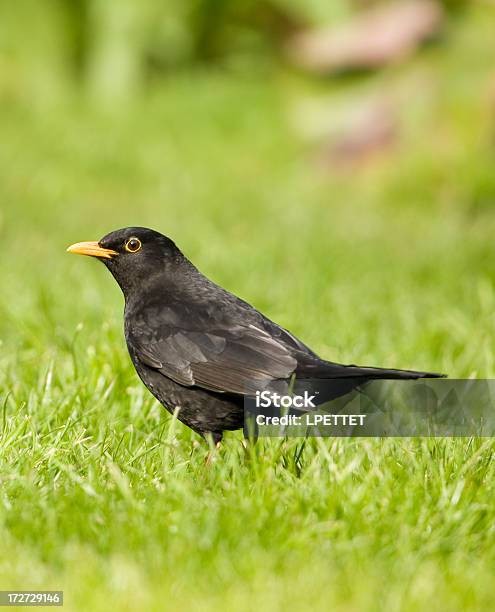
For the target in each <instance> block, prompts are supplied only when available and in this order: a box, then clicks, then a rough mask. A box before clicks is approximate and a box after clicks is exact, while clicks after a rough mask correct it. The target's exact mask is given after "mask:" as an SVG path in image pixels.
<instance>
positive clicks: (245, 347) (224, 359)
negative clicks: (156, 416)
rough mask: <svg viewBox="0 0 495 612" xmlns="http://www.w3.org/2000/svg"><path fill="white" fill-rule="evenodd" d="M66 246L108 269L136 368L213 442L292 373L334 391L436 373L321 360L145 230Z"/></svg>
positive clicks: (148, 384)
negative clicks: (248, 403)
mask: <svg viewBox="0 0 495 612" xmlns="http://www.w3.org/2000/svg"><path fill="white" fill-rule="evenodd" d="M67 250H68V251H69V252H70V253H78V254H81V255H90V256H92V257H96V258H98V259H99V260H100V261H102V262H103V263H104V264H105V266H106V267H107V268H108V269H109V270H110V272H111V273H112V275H113V277H114V278H115V280H116V281H117V283H118V284H119V285H120V288H121V289H122V292H123V294H124V298H125V311H124V330H125V339H126V342H127V348H128V350H129V354H130V357H131V360H132V362H133V364H134V367H135V368H136V371H137V373H138V375H139V377H140V378H141V380H142V381H143V383H144V384H145V385H146V387H147V388H148V389H149V390H150V391H151V393H152V394H153V395H154V396H155V397H156V398H157V399H158V401H159V402H160V403H161V404H163V406H165V408H166V409H167V410H169V411H170V412H172V413H173V412H174V411H175V410H178V419H179V420H180V421H182V422H183V423H184V424H185V425H187V426H188V427H190V428H191V429H193V430H194V431H195V432H197V433H198V434H200V435H201V436H203V437H205V438H208V437H209V436H211V437H212V439H213V441H214V442H215V443H218V442H219V441H220V440H221V438H222V434H223V432H224V431H225V430H234V429H240V428H242V427H243V423H244V400H245V398H246V397H252V395H253V394H254V393H255V391H256V390H259V389H271V388H276V389H277V390H278V391H284V390H288V388H289V384H290V381H293V380H294V378H295V379H296V380H306V381H311V380H316V381H330V382H329V385H327V387H330V388H332V385H333V388H335V393H334V395H333V396H334V397H335V396H340V395H342V394H343V393H347V392H348V391H349V390H351V389H353V388H355V387H357V386H359V385H362V384H363V383H365V382H366V381H370V380H373V379H417V378H436V377H438V376H441V375H439V374H434V373H428V372H415V371H411V370H396V369H392V370H389V369H384V368H374V367H360V366H356V365H342V364H338V363H332V362H331V361H326V360H324V359H322V358H321V357H319V356H318V355H317V354H316V353H315V352H314V351H312V350H311V349H310V348H309V347H308V346H306V345H305V344H304V343H303V342H301V340H299V339H298V338H296V337H295V336H294V335H292V334H291V333H290V332H289V331H287V330H286V329H284V328H283V327H280V326H279V325H277V324H276V323H274V322H273V321H271V320H270V319H268V318H267V317H265V316H264V315H263V314H261V313H260V312H259V311H258V310H256V309H255V308H254V307H253V306H251V305H250V304H248V303H247V302H245V301H244V300H242V299H240V298H238V297H237V296H235V295H233V294H232V293H230V292H229V291H227V290H225V289H223V288H222V287H219V286H218V285H216V284H215V283H214V282H212V281H211V280H209V279H208V278H206V277H205V276H204V275H203V274H201V272H200V271H199V270H198V269H197V268H196V267H195V266H194V265H193V264H192V263H191V262H190V261H189V260H188V259H187V258H186V257H185V256H184V255H183V254H182V252H181V251H180V250H179V249H178V248H177V246H176V245H175V243H174V242H173V241H172V240H171V239H170V238H167V237H166V236H163V235H162V234H160V233H158V232H156V231H153V230H151V229H147V228H143V227H127V228H124V229H120V230H117V231H114V232H111V233H110V234H107V235H106V236H105V237H104V238H102V239H101V240H100V241H99V242H79V243H77V244H73V245H72V246H70V247H69V248H68V249H67Z"/></svg>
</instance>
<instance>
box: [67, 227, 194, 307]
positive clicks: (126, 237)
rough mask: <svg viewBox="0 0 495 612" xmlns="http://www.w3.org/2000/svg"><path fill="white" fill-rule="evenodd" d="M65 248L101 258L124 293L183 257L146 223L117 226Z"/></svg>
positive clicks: (141, 286)
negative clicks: (137, 225) (118, 227)
mask: <svg viewBox="0 0 495 612" xmlns="http://www.w3.org/2000/svg"><path fill="white" fill-rule="evenodd" d="M67 251H68V252H69V253H76V254H78V255H90V256H91V257H96V258H97V259H99V260H100V261H102V262H103V263H104V264H105V265H106V267H107V268H108V269H109V270H110V272H111V273H112V275H113V276H114V278H115V280H116V281H117V282H118V284H119V285H120V287H121V289H122V291H123V292H124V295H126V296H128V295H129V294H130V292H132V291H133V289H134V288H141V289H142V288H143V286H145V285H146V284H147V283H150V282H152V279H153V278H154V277H156V276H157V275H160V274H164V273H166V271H167V269H168V268H170V266H174V265H177V264H179V263H180V262H182V261H185V258H184V256H183V255H182V253H181V252H180V251H179V249H178V248H177V247H176V245H175V243H174V242H173V241H172V240H170V238H167V237H166V236H164V235H163V234H160V233H159V232H155V231H154V230H151V229H148V228H146V227H126V228H123V229H119V230H116V231H114V232H111V233H110V234H107V235H106V236H104V237H103V238H102V239H101V240H99V241H97V242H78V243H76V244H73V245H71V246H70V247H69V248H68V249H67Z"/></svg>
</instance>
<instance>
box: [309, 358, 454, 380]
mask: <svg viewBox="0 0 495 612" xmlns="http://www.w3.org/2000/svg"><path fill="white" fill-rule="evenodd" d="M445 376H446V375H445V374H438V373H437V372H418V371H416V370H390V369H387V368H371V367H361V366H356V365H341V364H338V363H332V362H331V361H321V362H319V363H318V364H312V365H311V366H309V367H306V368H304V377H308V378H310V377H312V378H318V379H332V378H355V379H368V380H378V379H384V380H416V379H418V378H445Z"/></svg>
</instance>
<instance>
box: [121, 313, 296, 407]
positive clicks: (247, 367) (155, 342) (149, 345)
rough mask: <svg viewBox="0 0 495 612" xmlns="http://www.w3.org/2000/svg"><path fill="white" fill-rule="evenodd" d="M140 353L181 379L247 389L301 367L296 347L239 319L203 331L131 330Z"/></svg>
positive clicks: (169, 328)
mask: <svg viewBox="0 0 495 612" xmlns="http://www.w3.org/2000/svg"><path fill="white" fill-rule="evenodd" d="M128 342H129V343H130V345H132V347H133V351H134V353H135V355H136V357H137V358H138V359H139V360H140V361H141V362H142V363H144V364H145V365H147V366H148V367H151V368H153V369H155V370H158V371H159V372H161V373H162V374H163V375H164V376H168V377H169V378H171V379H172V380H175V381H176V382H177V383H179V384H181V385H186V386H198V387H202V388H204V389H208V390H210V391H217V392H222V393H233V394H239V395H246V394H250V393H253V392H254V391H255V390H258V389H260V388H263V387H264V386H266V385H267V384H269V383H270V382H272V381H273V380H276V379H281V378H282V379H286V378H289V377H290V376H291V374H292V373H293V372H294V370H295V369H296V367H297V360H296V358H295V357H294V356H293V354H292V351H291V350H290V349H289V348H288V347H287V346H285V345H284V344H283V343H282V342H280V341H278V340H277V339H274V338H273V337H272V336H271V335H270V334H269V333H268V332H267V331H265V330H263V329H261V328H258V327H256V326H254V325H236V326H234V327H228V328H219V329H213V330H209V331H208V332H202V331H198V330H187V329H178V328H176V327H174V326H170V325H165V326H160V327H159V328H158V329H154V330H152V331H151V330H149V328H148V330H146V331H144V330H142V331H141V333H136V332H134V333H133V332H132V331H130V332H129V335H128Z"/></svg>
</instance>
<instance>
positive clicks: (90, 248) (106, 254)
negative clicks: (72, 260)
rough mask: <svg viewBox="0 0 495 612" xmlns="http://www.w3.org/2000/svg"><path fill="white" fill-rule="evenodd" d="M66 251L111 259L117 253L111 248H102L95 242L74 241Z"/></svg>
mask: <svg viewBox="0 0 495 612" xmlns="http://www.w3.org/2000/svg"><path fill="white" fill-rule="evenodd" d="M67 252H68V253H76V254H77V255H90V256H91V257H100V258H101V259H112V257H114V256H115V255H118V253H117V251H112V249H104V248H103V247H101V246H100V245H99V244H98V243H97V242H76V244H71V246H70V247H69V248H68V249H67Z"/></svg>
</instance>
